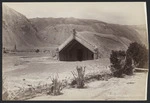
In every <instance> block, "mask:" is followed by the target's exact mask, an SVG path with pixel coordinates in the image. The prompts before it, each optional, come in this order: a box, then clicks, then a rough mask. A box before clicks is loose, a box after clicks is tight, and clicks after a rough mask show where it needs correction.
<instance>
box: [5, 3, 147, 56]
mask: <svg viewBox="0 0 150 103" xmlns="http://www.w3.org/2000/svg"><path fill="white" fill-rule="evenodd" d="M2 15H3V20H2V24H3V28H2V29H3V32H2V33H3V47H5V48H7V49H13V48H14V47H15V45H16V47H17V49H31V48H32V49H33V48H41V47H42V48H49V47H53V46H59V45H60V44H62V43H63V42H64V41H65V40H66V39H67V38H68V37H69V36H70V35H71V34H72V30H73V29H76V31H77V32H78V34H79V35H81V36H83V37H84V38H85V39H86V40H88V41H91V42H94V43H95V44H96V45H97V46H98V47H99V49H100V51H99V52H100V53H101V54H102V55H105V54H106V55H109V53H110V51H111V50H120V49H121V50H122V49H127V46H128V45H129V43H131V42H134V41H136V42H138V43H143V44H147V36H145V35H146V28H145V26H136V25H135V26H134V25H132V26H131V25H118V24H109V23H105V22H102V21H98V20H90V19H77V18H51V17H50V18H32V19H28V18H26V17H25V16H24V15H22V14H20V13H18V12H17V11H15V10H13V9H11V8H9V7H7V6H5V5H3V14H2ZM106 51H107V52H106Z"/></svg>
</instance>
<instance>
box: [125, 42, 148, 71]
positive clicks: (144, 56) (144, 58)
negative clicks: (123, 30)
mask: <svg viewBox="0 0 150 103" xmlns="http://www.w3.org/2000/svg"><path fill="white" fill-rule="evenodd" d="M126 53H127V54H128V55H129V56H131V58H133V61H134V64H135V66H136V67H139V68H142V67H148V66H147V64H148V50H147V49H146V47H145V46H144V45H141V44H138V43H137V42H133V43H131V44H130V45H129V47H128V49H127V52H126Z"/></svg>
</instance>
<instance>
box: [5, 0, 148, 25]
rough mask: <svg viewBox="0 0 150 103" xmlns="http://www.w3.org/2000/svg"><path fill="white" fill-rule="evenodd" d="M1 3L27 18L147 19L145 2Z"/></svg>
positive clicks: (132, 22) (143, 21)
mask: <svg viewBox="0 0 150 103" xmlns="http://www.w3.org/2000/svg"><path fill="white" fill-rule="evenodd" d="M3 4H5V5H7V6H8V7H10V8H13V9H15V10H16V11H18V12H20V13H22V14H23V15H25V16H26V17H28V18H36V17H55V18H59V17H75V18H85V19H96V20H100V21H104V22H108V23H115V24H127V25H140V24H146V19H147V13H146V3H145V2H86V3H85V2H66V3H63V2H53V3H52V2H45V3H44V2H43V3H36V2H34V3H31V2H29V3H27V2H26V3H15V2H12V3H11V2H10V3H8V2H7V3H3Z"/></svg>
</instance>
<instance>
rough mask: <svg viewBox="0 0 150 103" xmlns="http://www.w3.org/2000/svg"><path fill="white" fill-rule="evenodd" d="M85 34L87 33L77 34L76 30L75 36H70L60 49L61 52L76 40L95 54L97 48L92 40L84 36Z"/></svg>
mask: <svg viewBox="0 0 150 103" xmlns="http://www.w3.org/2000/svg"><path fill="white" fill-rule="evenodd" d="M83 33H84V34H85V33H86V32H76V31H75V29H74V30H73V34H72V35H70V37H69V38H68V39H67V40H66V41H65V42H64V43H62V44H61V45H60V46H59V47H58V49H59V52H60V51H62V50H63V48H65V47H66V46H67V45H68V44H69V43H70V42H71V41H73V40H76V41H77V42H79V43H80V44H82V45H83V46H85V47H86V48H88V49H89V50H90V51H92V52H95V49H96V48H97V46H96V44H95V43H94V42H92V41H91V39H90V38H89V39H87V38H88V37H87V38H85V36H83Z"/></svg>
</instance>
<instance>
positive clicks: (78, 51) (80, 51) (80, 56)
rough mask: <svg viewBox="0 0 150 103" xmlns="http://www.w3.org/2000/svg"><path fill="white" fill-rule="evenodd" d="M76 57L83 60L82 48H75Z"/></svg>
mask: <svg viewBox="0 0 150 103" xmlns="http://www.w3.org/2000/svg"><path fill="white" fill-rule="evenodd" d="M77 59H78V61H82V60H83V51H82V49H78V50H77Z"/></svg>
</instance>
